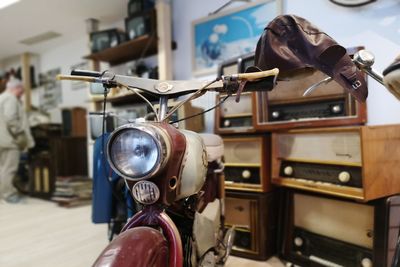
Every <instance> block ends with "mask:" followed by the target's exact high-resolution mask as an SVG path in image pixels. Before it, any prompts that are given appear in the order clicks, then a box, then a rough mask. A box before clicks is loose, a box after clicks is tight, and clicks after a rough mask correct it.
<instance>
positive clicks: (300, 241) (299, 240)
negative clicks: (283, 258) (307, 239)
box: [294, 237, 303, 247]
mask: <svg viewBox="0 0 400 267" xmlns="http://www.w3.org/2000/svg"><path fill="white" fill-rule="evenodd" d="M294 244H295V245H296V247H301V246H302V245H303V239H302V238H301V237H296V238H295V239H294Z"/></svg>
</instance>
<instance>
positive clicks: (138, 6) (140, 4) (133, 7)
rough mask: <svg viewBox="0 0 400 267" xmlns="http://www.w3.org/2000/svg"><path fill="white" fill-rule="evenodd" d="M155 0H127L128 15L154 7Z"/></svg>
mask: <svg viewBox="0 0 400 267" xmlns="http://www.w3.org/2000/svg"><path fill="white" fill-rule="evenodd" d="M154 5H155V0H129V3H128V16H130V17H131V16H133V15H135V14H137V13H138V12H142V11H145V10H148V9H151V8H154Z"/></svg>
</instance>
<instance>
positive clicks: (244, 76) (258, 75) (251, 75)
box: [237, 68, 279, 81]
mask: <svg viewBox="0 0 400 267" xmlns="http://www.w3.org/2000/svg"><path fill="white" fill-rule="evenodd" d="M278 74H279V69H278V68H274V69H271V70H265V71H258V72H248V73H240V74H238V75H237V77H238V79H239V80H246V81H256V80H259V79H262V78H265V77H269V76H277V75H278Z"/></svg>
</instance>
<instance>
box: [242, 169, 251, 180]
mask: <svg viewBox="0 0 400 267" xmlns="http://www.w3.org/2000/svg"><path fill="white" fill-rule="evenodd" d="M250 177H251V172H250V171H249V170H244V171H243V172H242V178H243V179H250Z"/></svg>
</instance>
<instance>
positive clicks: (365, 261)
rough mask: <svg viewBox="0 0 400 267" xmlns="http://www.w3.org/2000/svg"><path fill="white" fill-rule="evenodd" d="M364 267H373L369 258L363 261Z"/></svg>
mask: <svg viewBox="0 0 400 267" xmlns="http://www.w3.org/2000/svg"><path fill="white" fill-rule="evenodd" d="M361 266H362V267H372V261H371V259H369V258H364V259H362V260H361Z"/></svg>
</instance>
